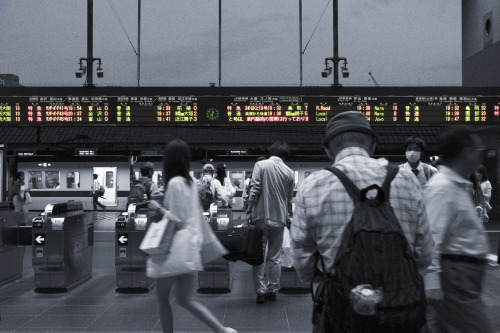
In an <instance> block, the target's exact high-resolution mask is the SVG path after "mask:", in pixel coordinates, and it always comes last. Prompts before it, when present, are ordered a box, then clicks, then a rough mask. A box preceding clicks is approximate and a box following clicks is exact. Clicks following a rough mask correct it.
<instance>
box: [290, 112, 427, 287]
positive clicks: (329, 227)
mask: <svg viewBox="0 0 500 333" xmlns="http://www.w3.org/2000/svg"><path fill="white" fill-rule="evenodd" d="M375 144H376V134H375V132H374V131H373V130H372V128H371V126H370V124H369V122H368V120H367V119H366V117H365V116H364V115H363V114H362V113H360V112H357V111H347V112H343V113H340V114H338V115H337V116H335V117H334V118H333V119H332V120H331V121H330V122H329V123H328V125H327V127H326V136H325V138H324V140H323V142H322V144H321V146H322V149H323V150H324V152H325V153H326V155H327V156H328V157H329V158H330V159H331V160H332V161H333V162H334V163H333V165H334V166H335V167H337V168H339V169H340V170H342V171H343V172H344V173H345V174H346V175H347V177H348V178H349V179H351V180H352V182H353V183H354V184H355V185H356V186H357V187H358V188H359V189H363V188H365V187H367V186H369V185H372V184H377V185H379V186H382V182H383V180H384V179H385V176H386V174H387V164H388V161H387V160H386V159H383V158H381V159H373V158H371V157H370V155H371V154H373V152H374V150H375ZM369 193H370V192H369ZM390 204H391V206H392V207H393V209H394V212H395V215H396V217H397V219H398V221H399V223H400V225H401V227H402V229H403V231H404V234H405V236H406V239H407V240H408V243H409V245H410V248H411V249H412V250H413V253H414V255H415V259H416V261H417V265H418V266H419V269H420V271H421V272H422V271H423V270H424V269H425V268H426V267H427V266H429V265H430V263H431V258H432V252H433V241H432V236H431V232H430V229H429V222H428V220H427V214H426V211H425V208H424V205H423V202H422V189H421V187H420V184H419V183H418V180H417V178H416V177H415V176H414V175H413V174H412V173H411V171H410V170H406V169H400V170H399V172H398V174H397V175H396V177H395V178H394V180H393V181H392V183H391V190H390ZM353 210H354V204H353V201H352V199H351V197H350V196H349V194H348V193H347V191H346V190H345V189H344V186H343V185H342V183H341V182H340V180H339V179H338V178H337V177H336V176H335V175H333V174H332V173H331V172H330V171H328V170H321V171H317V172H314V173H312V174H311V175H310V176H309V177H307V178H306V179H304V180H303V181H302V183H300V184H299V187H298V190H297V195H296V198H295V210H294V215H293V222H292V225H291V229H290V233H291V246H292V253H293V266H294V267H295V269H296V271H297V273H298V275H299V277H300V278H301V280H303V281H305V282H310V281H311V280H312V278H313V275H314V273H315V271H316V267H317V263H316V257H315V253H316V252H319V253H320V254H321V256H322V257H323V259H324V262H325V267H326V270H327V273H329V274H330V275H332V276H333V275H334V274H335V272H334V270H333V265H334V260H335V256H336V254H337V251H338V249H339V246H340V242H341V240H342V233H343V231H344V228H345V226H346V225H347V224H348V223H349V221H350V219H351V216H352V213H353Z"/></svg>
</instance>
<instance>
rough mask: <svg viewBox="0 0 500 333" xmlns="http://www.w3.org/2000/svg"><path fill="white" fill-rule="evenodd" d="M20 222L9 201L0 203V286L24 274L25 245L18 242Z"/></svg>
mask: <svg viewBox="0 0 500 333" xmlns="http://www.w3.org/2000/svg"><path fill="white" fill-rule="evenodd" d="M18 229H19V227H18V224H17V221H16V218H15V213H14V211H13V210H12V209H9V202H3V203H2V204H1V205H0V267H2V268H1V269H0V286H2V285H4V284H6V283H9V282H11V281H14V280H17V279H19V278H20V277H21V276H22V272H23V258H24V247H23V246H19V244H18V242H17V233H18Z"/></svg>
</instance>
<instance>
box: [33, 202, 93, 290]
mask: <svg viewBox="0 0 500 333" xmlns="http://www.w3.org/2000/svg"><path fill="white" fill-rule="evenodd" d="M32 244H33V247H32V262H33V271H34V273H35V291H36V292H51V293H52V292H65V291H68V289H70V288H72V287H74V286H76V285H78V284H80V283H82V282H84V281H86V280H88V279H90V278H91V277H92V255H93V252H94V225H93V223H92V220H91V218H90V215H89V214H87V213H85V212H84V211H83V204H82V202H81V201H68V202H62V203H57V204H48V205H47V206H46V207H45V211H44V212H43V213H42V214H41V215H40V216H37V217H35V218H33V232H32Z"/></svg>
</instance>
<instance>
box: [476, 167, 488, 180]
mask: <svg viewBox="0 0 500 333" xmlns="http://www.w3.org/2000/svg"><path fill="white" fill-rule="evenodd" d="M476 171H477V172H479V173H480V174H482V175H483V179H482V180H481V182H484V181H487V180H488V171H486V167H485V166H484V165H482V164H481V165H479V166H478V167H477V169H476Z"/></svg>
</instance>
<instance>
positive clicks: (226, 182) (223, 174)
mask: <svg viewBox="0 0 500 333" xmlns="http://www.w3.org/2000/svg"><path fill="white" fill-rule="evenodd" d="M226 169H227V167H226V165H225V164H222V163H221V164H218V165H217V174H216V177H215V178H216V179H217V180H218V181H219V182H220V183H221V185H222V187H223V188H224V190H225V192H226V198H225V200H223V201H222V208H232V205H231V203H232V200H233V198H234V196H235V194H236V189H235V188H234V186H233V184H231V179H229V177H228V176H227V170H226Z"/></svg>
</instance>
